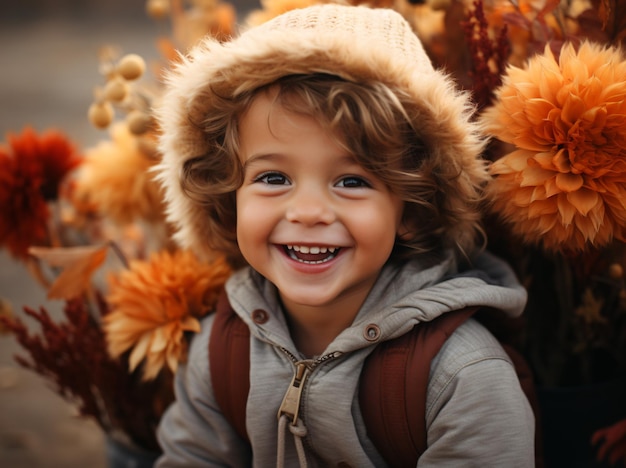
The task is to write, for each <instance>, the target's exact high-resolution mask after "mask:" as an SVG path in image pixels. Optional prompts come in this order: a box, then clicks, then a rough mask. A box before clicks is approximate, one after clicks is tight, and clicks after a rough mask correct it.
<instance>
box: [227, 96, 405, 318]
mask: <svg viewBox="0 0 626 468" xmlns="http://www.w3.org/2000/svg"><path fill="white" fill-rule="evenodd" d="M273 96H274V94H273V91H270V93H269V94H268V93H262V94H260V95H259V96H257V97H256V98H255V99H254V101H253V103H252V105H251V107H250V109H249V110H248V111H247V112H246V114H245V115H244V116H243V117H242V118H241V120H240V122H239V124H240V125H239V129H240V130H239V133H240V159H241V161H242V163H243V165H244V182H243V185H242V186H241V188H239V190H237V240H238V243H239V248H240V250H241V252H242V254H243V256H244V257H245V259H246V260H247V261H248V263H249V264H250V265H251V266H252V267H253V268H254V269H255V270H257V271H258V272H259V273H261V274H262V275H263V276H264V277H266V278H267V279H268V280H269V281H271V282H272V283H273V284H274V285H276V287H277V288H278V290H279V292H280V296H281V299H282V301H283V304H284V305H285V307H286V308H287V310H288V311H292V310H293V309H294V308H297V307H303V306H305V307H324V308H328V307H329V306H332V305H337V304H338V303H345V299H346V298H349V301H354V302H350V304H354V305H355V307H356V308H358V307H360V305H361V304H362V302H363V301H364V300H365V297H366V296H367V294H368V293H369V291H370V289H371V287H372V286H373V284H374V282H375V281H376V278H377V276H378V273H379V272H380V270H381V268H382V266H383V265H384V263H385V262H386V261H387V259H388V258H389V256H390V254H391V250H392V248H393V246H394V242H395V239H396V233H397V231H398V228H399V226H400V222H401V217H402V209H403V203H402V201H401V200H400V199H399V198H398V197H397V196H395V195H394V194H393V193H391V192H390V191H389V190H388V188H387V187H386V186H385V185H384V184H383V183H382V182H381V181H380V180H379V179H378V178H377V177H375V176H374V175H372V174H370V173H368V172H367V171H365V170H364V169H363V168H362V167H361V166H360V165H359V164H358V163H357V162H356V161H355V160H354V159H353V158H352V157H351V155H350V154H349V153H348V152H347V151H346V150H345V149H344V148H342V147H341V146H340V145H338V144H337V142H336V139H334V138H333V136H332V135H329V134H328V131H326V130H324V129H323V128H322V127H321V126H320V125H319V124H318V123H317V122H316V121H315V120H314V119H313V118H311V117H307V116H303V115H297V114H294V113H290V112H288V111H286V110H285V109H284V108H282V107H281V106H280V105H279V104H272V98H273Z"/></svg>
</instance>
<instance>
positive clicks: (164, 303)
mask: <svg viewBox="0 0 626 468" xmlns="http://www.w3.org/2000/svg"><path fill="white" fill-rule="evenodd" d="M229 275H230V268H229V267H228V265H227V263H226V261H225V260H223V259H221V258H220V259H218V260H216V261H214V262H213V263H202V262H200V261H198V260H197V259H196V257H195V256H194V255H193V254H191V253H190V252H188V251H177V252H175V253H173V254H170V253H168V252H160V253H156V254H153V256H152V257H151V259H150V261H148V262H145V261H138V260H137V261H134V262H131V265H130V269H129V270H125V271H123V272H122V273H121V274H120V275H118V276H111V277H110V279H109V285H110V293H109V294H108V296H107V298H106V299H107V301H108V303H109V305H110V307H111V312H110V313H109V314H107V315H106V316H105V318H104V330H105V333H106V338H107V343H108V348H109V352H110V354H111V355H112V356H113V357H117V356H120V355H121V354H123V353H124V352H126V351H128V350H130V349H132V351H131V354H130V358H129V363H130V368H131V370H134V369H135V368H136V367H137V366H138V365H139V364H140V363H141V362H144V368H143V376H144V379H146V380H148V379H153V378H155V377H156V376H157V375H158V374H159V372H160V371H161V369H162V368H163V366H164V365H165V364H167V365H168V367H169V368H170V369H171V370H172V371H175V370H176V367H177V363H178V362H179V361H180V360H181V359H184V358H185V355H186V351H187V342H186V341H185V339H184V333H185V332H187V331H192V332H198V331H200V322H199V320H198V319H199V318H200V317H202V316H204V315H206V314H207V313H208V312H210V311H211V310H212V308H213V307H214V305H215V302H216V301H217V297H218V294H219V293H220V291H221V290H222V288H223V285H224V283H225V281H226V279H227V278H228V276H229Z"/></svg>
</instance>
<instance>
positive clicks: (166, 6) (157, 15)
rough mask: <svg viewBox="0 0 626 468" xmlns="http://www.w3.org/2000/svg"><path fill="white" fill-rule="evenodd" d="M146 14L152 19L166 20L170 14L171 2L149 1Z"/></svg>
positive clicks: (163, 0) (165, 0)
mask: <svg viewBox="0 0 626 468" xmlns="http://www.w3.org/2000/svg"><path fill="white" fill-rule="evenodd" d="M146 12H147V13H148V16H150V18H153V19H156V20H159V19H163V18H165V17H166V16H167V15H168V14H169V12H170V2H169V0H148V2H147V3H146Z"/></svg>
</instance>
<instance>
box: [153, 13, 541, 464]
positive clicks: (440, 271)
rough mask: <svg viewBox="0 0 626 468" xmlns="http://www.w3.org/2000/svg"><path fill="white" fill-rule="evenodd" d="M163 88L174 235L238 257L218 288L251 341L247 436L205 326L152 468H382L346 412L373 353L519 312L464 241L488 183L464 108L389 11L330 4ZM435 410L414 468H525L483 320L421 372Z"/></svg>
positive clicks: (518, 413) (263, 30) (527, 430)
mask: <svg viewBox="0 0 626 468" xmlns="http://www.w3.org/2000/svg"><path fill="white" fill-rule="evenodd" d="M168 86H169V88H168V92H167V93H166V95H165V97H164V100H163V102H162V104H161V107H160V111H159V118H160V124H161V126H162V131H163V135H162V139H161V149H162V152H163V161H162V163H161V165H160V167H159V172H160V173H159V177H160V180H161V182H162V183H163V185H164V187H165V190H166V198H167V201H168V204H169V205H168V206H169V208H168V215H169V219H170V221H171V222H172V223H173V225H174V226H175V228H176V229H177V233H176V237H177V239H178V240H179V241H180V242H181V243H182V245H184V246H186V247H190V248H193V249H195V251H196V252H198V253H199V254H201V255H204V256H210V255H212V253H213V252H216V251H219V252H223V253H226V254H227V255H228V257H229V259H230V261H231V263H232V264H233V266H235V267H240V268H239V269H238V270H237V271H236V272H235V273H234V274H233V276H232V277H231V278H230V279H229V281H228V282H227V285H226V293H227V296H228V300H229V302H230V304H231V306H232V308H233V309H234V311H235V313H236V314H237V315H238V316H239V317H240V318H241V319H242V320H243V322H245V324H246V325H247V326H248V327H249V329H250V335H251V340H250V390H249V395H248V400H247V406H246V432H247V436H248V438H249V442H248V441H244V440H243V439H242V438H241V437H240V436H239V435H238V434H237V432H235V430H234V429H233V427H232V425H231V423H230V422H229V421H228V420H227V418H226V417H225V416H224V414H223V413H222V411H221V410H220V407H219V405H218V404H217V403H216V400H215V396H214V394H213V388H214V387H213V385H214V384H213V383H212V381H211V374H210V369H209V367H210V363H209V357H208V346H209V344H208V342H209V338H210V331H211V327H212V326H213V324H214V314H211V315H209V316H208V317H207V318H206V319H205V320H204V322H203V325H202V332H201V333H200V334H199V335H198V336H196V337H195V338H194V339H193V341H192V345H191V349H190V353H189V359H188V363H187V364H186V365H184V366H182V368H180V370H179V372H178V374H177V382H176V392H177V402H176V403H175V404H174V405H173V406H172V407H171V408H170V409H169V410H168V412H167V413H166V415H165V416H164V418H163V421H162V424H161V426H160V429H159V437H160V442H161V444H162V448H163V450H164V455H163V457H162V458H161V460H160V462H159V464H158V466H159V467H170V466H226V465H229V466H236V467H243V466H250V465H254V466H258V467H267V466H272V465H276V464H278V466H283V465H284V466H298V465H299V466H305V465H308V466H352V467H367V466H385V465H386V462H385V460H384V459H383V457H382V456H381V454H380V453H379V451H378V450H377V449H376V448H375V446H374V445H373V443H372V442H371V441H370V439H369V438H368V436H367V429H366V427H365V425H364V422H363V418H362V416H361V413H360V409H359V402H358V384H359V375H360V371H361V368H362V366H363V362H364V360H365V358H366V357H367V356H368V355H369V354H370V353H371V351H372V350H373V349H374V348H375V347H376V345H377V344H379V343H381V342H383V341H386V340H390V339H393V338H396V337H399V336H401V335H404V334H405V333H407V332H408V331H410V330H411V329H412V328H413V327H414V326H417V327H419V326H420V323H422V322H427V321H431V320H433V319H435V318H436V317H438V316H440V315H442V314H446V313H448V312H451V311H455V310H458V309H463V308H464V307H466V306H476V305H477V306H485V307H489V308H494V309H499V310H501V311H503V312H504V313H505V314H508V315H510V316H516V315H519V314H520V313H521V311H522V309H523V306H524V303H525V300H526V296H525V292H524V290H523V289H522V287H521V286H520V285H519V284H518V283H517V282H516V280H515V278H514V276H513V274H512V273H511V271H510V270H509V269H508V268H507V267H506V266H505V265H504V264H502V263H501V262H500V261H499V260H497V259H495V258H493V257H492V256H490V255H487V254H486V253H480V252H478V251H477V249H475V243H476V239H477V238H479V237H480V236H479V234H480V228H479V226H478V219H479V214H478V203H479V201H480V187H481V186H482V184H483V183H484V182H485V181H486V178H487V176H486V172H485V167H484V164H483V162H482V161H481V160H480V158H479V154H480V153H481V151H482V149H483V142H482V141H481V139H480V138H479V136H478V133H477V129H476V128H475V127H474V125H473V124H472V123H471V122H470V120H469V114H470V107H469V104H468V102H467V99H466V96H464V95H463V94H460V93H458V92H457V91H455V90H454V88H453V85H452V84H451V81H450V79H449V78H448V77H446V76H445V75H443V74H441V73H440V72H438V71H435V70H433V68H432V65H431V64H430V61H429V60H428V58H427V56H426V54H425V53H424V50H423V49H422V46H421V44H420V42H419V41H418V39H417V37H416V36H415V35H414V34H413V32H412V31H411V28H410V27H409V25H408V24H407V23H406V22H405V21H404V19H403V18H402V17H401V16H400V15H399V14H397V13H395V12H393V11H391V10H386V9H369V8H366V7H353V6H338V5H330V4H328V5H320V6H314V7H309V8H305V9H300V10H294V11H291V12H288V13H286V14H284V15H282V16H279V17H278V18H275V19H274V20H272V21H270V22H268V23H266V24H264V25H261V26H259V27H256V28H252V29H250V30H249V31H247V32H246V33H244V34H242V35H241V36H239V37H238V38H237V39H234V40H232V41H231V42H227V43H223V44H220V43H217V42H216V41H213V40H211V39H207V40H206V42H205V43H204V44H203V45H200V46H199V47H197V48H196V49H195V50H193V51H192V53H191V54H190V56H189V57H188V58H186V59H184V60H183V62H182V63H181V64H180V65H178V66H177V68H176V69H175V70H174V71H173V73H172V74H171V75H170V76H169V81H168ZM303 369H304V372H303V374H301V375H300V376H301V377H302V379H301V380H298V382H299V383H300V382H301V386H300V387H299V390H300V391H301V394H300V396H299V400H296V405H295V410H294V406H293V405H292V406H291V409H292V411H287V410H286V409H285V406H282V407H281V402H282V401H283V397H284V396H285V393H286V391H287V389H288V388H289V387H290V383H291V381H292V377H293V376H294V371H296V370H300V371H302V370H303ZM279 408H280V409H281V411H280V413H279ZM426 408H427V412H426V428H427V442H428V444H427V445H428V446H427V449H426V451H425V452H424V453H423V455H422V456H421V458H420V459H419V463H418V464H419V465H420V466H432V465H440V466H481V467H483V466H489V467H501V466H502V467H504V466H506V467H513V466H532V465H533V454H534V452H533V450H534V445H533V437H534V418H533V413H532V410H531V408H530V406H529V404H528V401H527V400H526V398H525V396H524V394H523V392H522V390H521V389H520V384H519V380H518V377H517V375H516V372H515V370H514V367H513V365H512V364H511V362H510V360H509V359H508V357H507V355H506V353H505V352H504V351H503V349H502V348H501V346H500V345H499V343H498V341H497V340H496V339H495V338H494V337H493V336H492V335H491V334H490V333H489V332H488V331H487V330H486V329H485V328H484V327H483V326H481V325H480V324H479V323H478V322H477V321H475V320H473V319H470V320H468V321H466V322H465V323H464V324H463V325H461V326H460V327H459V328H457V329H456V331H455V332H454V333H453V335H452V336H451V337H450V338H449V339H448V340H447V342H446V343H445V344H444V346H443V348H442V349H441V351H440V352H439V353H438V354H437V356H436V357H435V359H434V360H433V361H432V363H431V371H430V379H429V382H428V392H427V397H426ZM277 413H279V415H278V417H277Z"/></svg>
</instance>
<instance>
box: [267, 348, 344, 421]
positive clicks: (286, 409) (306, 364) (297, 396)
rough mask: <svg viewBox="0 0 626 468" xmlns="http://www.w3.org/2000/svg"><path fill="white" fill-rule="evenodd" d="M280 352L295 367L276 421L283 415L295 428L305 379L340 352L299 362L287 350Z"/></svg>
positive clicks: (283, 349) (282, 349)
mask: <svg viewBox="0 0 626 468" xmlns="http://www.w3.org/2000/svg"><path fill="white" fill-rule="evenodd" d="M280 350H281V351H282V352H283V353H285V354H286V355H287V356H288V357H289V359H291V361H292V362H293V364H294V365H295V369H294V374H293V377H292V379H291V383H290V384H289V387H288V388H287V391H286V392H285V396H284V397H283V402H282V403H281V404H280V408H278V415H277V417H278V419H280V417H281V416H282V415H283V414H285V415H287V417H289V419H290V420H291V425H292V426H295V425H296V424H297V422H298V413H299V412H300V402H301V401H302V395H303V393H304V385H305V383H306V381H307V378H308V377H309V375H310V374H311V372H313V370H314V369H315V368H316V367H318V366H319V365H320V364H322V363H323V362H326V361H329V360H331V359H335V358H337V357H339V356H340V355H341V353H340V352H338V351H335V352H332V353H329V354H325V355H324V356H320V357H319V358H317V359H304V360H299V359H298V358H297V357H296V356H294V355H293V353H291V352H290V351H289V350H288V349H286V348H283V347H281V348H280Z"/></svg>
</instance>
